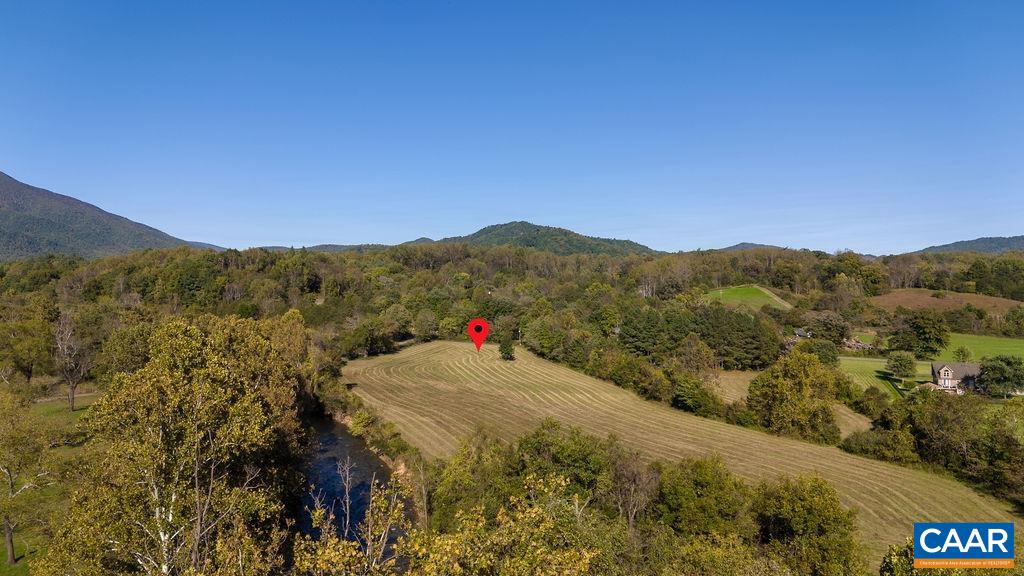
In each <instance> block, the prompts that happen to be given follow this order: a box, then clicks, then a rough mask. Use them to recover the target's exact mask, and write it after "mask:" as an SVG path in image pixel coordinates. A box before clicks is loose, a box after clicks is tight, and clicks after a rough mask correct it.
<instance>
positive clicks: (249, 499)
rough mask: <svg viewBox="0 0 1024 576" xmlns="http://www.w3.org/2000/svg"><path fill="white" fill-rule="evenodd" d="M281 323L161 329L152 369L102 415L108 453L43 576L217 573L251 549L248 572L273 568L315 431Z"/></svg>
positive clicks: (98, 425)
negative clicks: (71, 571)
mask: <svg viewBox="0 0 1024 576" xmlns="http://www.w3.org/2000/svg"><path fill="white" fill-rule="evenodd" d="M280 328H281V327H280V326H279V325H278V323H276V322H274V323H270V322H256V321H252V320H240V319H235V318H227V319H220V318H215V317H208V316H207V317H201V318H199V319H197V320H196V321H195V322H194V323H189V322H185V321H183V320H172V321H169V322H167V323H165V324H163V325H162V326H160V327H159V328H158V329H157V330H156V332H155V333H154V336H153V338H152V339H151V344H152V345H151V358H150V360H149V361H148V362H147V363H146V365H145V366H144V367H143V368H142V369H141V370H138V371H137V372H135V373H132V374H126V373H119V374H117V375H116V376H114V379H113V382H112V384H111V386H110V390H109V391H108V393H107V394H106V395H105V396H104V397H103V398H102V399H101V400H100V401H99V402H97V403H96V404H95V405H94V406H93V407H92V408H91V409H90V412H89V418H88V420H87V427H88V431H89V432H90V433H91V435H92V438H93V442H94V445H95V447H96V448H97V449H99V450H102V452H103V453H102V456H101V457H99V458H97V459H95V460H93V461H91V466H90V468H89V469H88V471H87V472H86V474H87V476H88V477H89V478H90V481H89V486H90V489H89V490H83V491H79V492H77V493H76V494H75V496H74V501H73V503H72V505H71V507H70V510H71V515H70V518H69V519H68V521H67V522H66V523H65V524H64V526H63V527H62V528H61V529H60V531H59V532H58V534H57V536H56V538H55V540H54V542H53V544H52V546H51V548H50V550H49V552H48V555H47V557H46V558H45V561H44V562H43V563H42V565H41V573H42V574H63V573H64V568H65V567H67V566H75V567H76V568H78V569H80V570H82V571H83V572H89V573H92V572H94V571H104V572H115V573H119V572H129V571H130V572H135V571H141V572H143V573H164V574H182V573H186V572H189V571H191V573H214V572H216V571H217V570H218V569H219V568H221V567H224V568H226V567H228V566H237V565H238V564H239V563H241V562H242V553H243V552H244V553H245V554H246V558H247V559H248V560H247V561H246V565H252V566H256V565H260V566H269V565H270V564H273V563H274V562H275V559H276V558H278V557H279V551H278V549H277V546H278V545H279V543H280V539H279V538H278V536H279V535H278V529H277V526H278V523H279V522H281V521H282V514H283V506H284V505H283V500H284V498H285V495H286V494H287V493H288V491H289V490H290V489H291V487H295V486H297V485H298V484H297V482H298V480H299V478H298V477H297V475H296V473H295V470H296V468H297V466H298V463H299V460H298V458H299V455H300V446H301V443H302V436H303V432H302V426H301V424H300V422H299V419H298V413H297V408H296V404H295V398H296V394H297V393H298V391H299V389H300V388H301V386H302V381H303V379H302V375H301V374H300V373H299V372H298V369H297V367H296V365H295V362H294V359H293V358H291V357H290V354H289V352H288V351H287V350H285V349H282V348H280V347H279V344H277V342H276V336H275V333H276V332H277V331H278V330H279V329H280ZM111 543H116V544H111ZM225 554H227V556H225ZM242 572H244V573H253V572H255V570H249V569H245V570H242Z"/></svg>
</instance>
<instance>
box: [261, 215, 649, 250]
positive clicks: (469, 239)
mask: <svg viewBox="0 0 1024 576" xmlns="http://www.w3.org/2000/svg"><path fill="white" fill-rule="evenodd" d="M436 243H446V244H470V245H472V246H516V247H520V248H535V249H537V250H544V251H546V252H551V253H554V254H558V255H559V256H568V255H571V254H607V255H609V256H628V255H631V254H656V253H657V251H656V250H653V249H651V248H648V247H647V246H644V245H643V244H638V243H636V242H633V241H631V240H616V239H612V238H596V237H593V236H584V235H583V234H579V233H577V232H573V231H572V230H566V229H565V228H556V227H554V226H540V225H538V224H531V223H530V222H508V223H507V224H493V225H491V226H487V227H485V228H481V229H480V230H477V231H476V232H474V233H472V234H468V235H466V236H452V237H450V238H443V239H441V240H432V239H430V238H426V237H421V238H417V239H415V240H410V241H408V242H403V243H402V245H403V246H418V245H423V244H436ZM266 248H267V249H268V250H271V251H283V250H287V248H285V247H283V246H267V247H266ZM386 248H389V246H387V245H384V244H318V245H316V246H307V247H306V250H309V251H312V252H374V251H380V250H384V249H386Z"/></svg>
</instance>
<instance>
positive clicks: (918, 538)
mask: <svg viewBox="0 0 1024 576" xmlns="http://www.w3.org/2000/svg"><path fill="white" fill-rule="evenodd" d="M914 568H1013V523H1012V522H915V523H914Z"/></svg>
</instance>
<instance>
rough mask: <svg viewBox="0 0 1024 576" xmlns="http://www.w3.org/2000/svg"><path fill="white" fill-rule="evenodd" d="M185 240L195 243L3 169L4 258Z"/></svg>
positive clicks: (0, 237)
mask: <svg viewBox="0 0 1024 576" xmlns="http://www.w3.org/2000/svg"><path fill="white" fill-rule="evenodd" d="M185 244H189V242H186V241H184V240H181V239H179V238H175V237H173V236H170V235H168V234H165V233H163V232H161V231H159V230H157V229H155V228H151V227H149V226H146V225H144V224H139V223H138V222H133V221H131V220H128V219H127V218H123V217H121V216H117V215H116V214H111V213H109V212H105V211H103V210H101V209H99V208H97V207H96V206H93V205H92V204H87V203H85V202H82V201H80V200H76V199H74V198H71V197H70V196H64V195H62V194H56V193H54V192H50V191H49V190H44V189H42V188H37V187H35V186H30V185H28V184H25V183H23V182H19V181H18V180H15V179H14V178H11V177H10V176H8V175H7V174H4V173H3V172H0V261H12V260H19V259H24V258H30V257H32V256H39V255H42V254H70V255H76V256H84V257H86V258H95V257H100V256H109V255H113V254H123V253H127V252H131V251H133V250H141V249H143V248H167V247H171V246H181V245H185ZM203 246H205V247H209V246H208V245H203Z"/></svg>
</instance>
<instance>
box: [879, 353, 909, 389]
mask: <svg viewBox="0 0 1024 576" xmlns="http://www.w3.org/2000/svg"><path fill="white" fill-rule="evenodd" d="M885 370H886V371H887V372H889V373H890V374H892V375H893V376H895V377H896V378H899V379H900V382H901V383H902V382H903V380H904V379H906V378H910V377H911V376H913V375H915V374H917V361H916V360H915V359H914V355H913V354H911V353H910V352H903V351H899V350H897V351H894V352H890V353H889V359H888V360H886V361H885Z"/></svg>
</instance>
